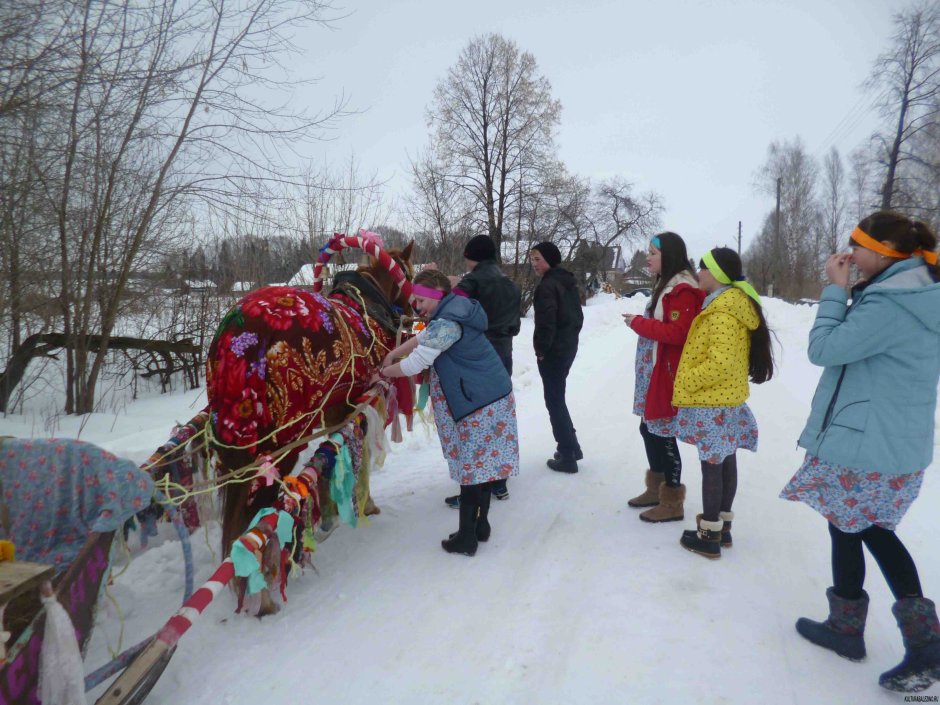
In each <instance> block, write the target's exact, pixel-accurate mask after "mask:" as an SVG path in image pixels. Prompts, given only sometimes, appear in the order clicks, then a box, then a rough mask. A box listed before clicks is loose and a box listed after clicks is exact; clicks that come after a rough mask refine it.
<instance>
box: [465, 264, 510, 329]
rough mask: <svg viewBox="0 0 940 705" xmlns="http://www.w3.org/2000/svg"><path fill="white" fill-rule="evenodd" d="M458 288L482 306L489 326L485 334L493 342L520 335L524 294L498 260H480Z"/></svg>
mask: <svg viewBox="0 0 940 705" xmlns="http://www.w3.org/2000/svg"><path fill="white" fill-rule="evenodd" d="M455 289H458V290H460V291H462V292H463V293H465V294H466V295H467V296H469V297H470V298H471V299H476V300H477V301H479V302H480V305H481V306H483V310H484V311H485V312H486V317H487V319H488V320H489V326H488V327H487V329H486V337H487V338H488V339H489V340H490V341H500V340H506V339H509V340H510V342H511V339H512V338H513V336H516V335H518V334H519V327H520V321H519V319H520V317H521V311H522V303H521V302H522V294H521V292H520V291H519V287H518V286H516V283H515V282H514V281H513V280H512V279H510V278H509V277H507V276H506V275H505V274H504V273H503V271H502V270H501V269H500V268H499V265H498V264H497V263H496V260H491V259H490V260H484V261H482V262H479V263H477V266H476V267H474V268H473V271H471V272H469V273H467V274H466V275H465V276H464V277H463V279H461V280H460V283H458V284H457V286H456V287H455Z"/></svg>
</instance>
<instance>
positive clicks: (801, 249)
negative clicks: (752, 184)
mask: <svg viewBox="0 0 940 705" xmlns="http://www.w3.org/2000/svg"><path fill="white" fill-rule="evenodd" d="M817 178H818V167H817V166H816V163H815V160H813V158H812V157H811V156H810V155H809V154H807V152H806V149H805V147H804V146H803V143H802V141H801V140H800V139H799V138H797V139H795V140H794V141H793V142H783V143H779V142H774V143H772V144H771V145H770V147H769V148H768V150H767V161H766V163H765V164H764V166H763V167H762V168H761V169H760V171H759V172H758V178H757V186H758V188H759V189H760V190H762V191H763V192H764V193H767V194H768V195H772V196H775V195H776V192H777V187H778V183H779V188H780V219H779V229H778V227H777V223H776V215H775V214H773V215H774V218H773V221H772V229H771V233H772V236H771V237H770V239H769V242H768V241H767V240H765V239H764V238H760V239H759V241H760V242H761V243H762V245H763V246H765V247H766V246H769V247H770V248H771V254H770V261H771V265H772V270H771V281H772V283H773V284H774V293H775V295H777V296H783V297H788V298H797V297H799V296H802V295H803V293H804V292H805V291H806V290H807V289H810V288H813V289H814V288H815V287H816V284H817V282H818V278H819V272H818V269H817V267H816V252H818V241H819V238H820V233H821V231H822V221H821V217H820V211H819V205H818V202H817V196H816V184H817ZM765 227H766V226H765Z"/></svg>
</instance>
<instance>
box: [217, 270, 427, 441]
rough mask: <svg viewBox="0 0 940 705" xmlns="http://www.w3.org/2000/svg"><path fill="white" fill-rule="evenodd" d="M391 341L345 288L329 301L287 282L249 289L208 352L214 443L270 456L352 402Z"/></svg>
mask: <svg viewBox="0 0 940 705" xmlns="http://www.w3.org/2000/svg"><path fill="white" fill-rule="evenodd" d="M357 299H358V300H357ZM394 346H395V340H394V338H393V336H392V334H390V333H389V332H387V331H386V330H385V329H384V328H383V327H382V326H381V325H379V323H378V321H377V320H376V319H375V318H374V317H372V316H370V315H369V314H368V312H367V309H366V307H365V306H364V305H363V302H362V299H361V298H359V297H357V296H356V293H355V291H354V290H353V291H352V292H351V293H349V292H348V291H347V293H334V294H331V296H330V298H327V297H325V296H323V295H322V294H319V293H313V292H310V291H307V290H305V289H300V288H296V287H289V286H275V287H267V288H264V289H259V290H258V291H255V292H252V293H251V294H249V295H247V296H246V297H245V298H243V299H242V300H241V301H239V302H238V304H236V306H235V308H233V309H232V310H231V311H230V312H229V313H228V314H227V315H226V317H225V318H224V319H223V320H222V322H221V324H220V326H219V330H218V332H217V333H216V337H215V339H214V340H213V342H212V345H211V346H210V349H209V358H208V359H209V361H208V366H207V371H206V379H207V387H208V395H209V403H210V406H211V408H212V416H211V418H210V424H211V426H212V432H213V435H214V444H215V446H216V447H217V448H219V449H222V450H226V449H227V450H229V451H243V452H245V453H247V454H249V455H251V456H256V455H259V454H265V453H271V454H273V453H276V452H277V451H278V450H279V449H281V448H283V447H284V446H285V445H287V444H289V443H291V442H293V441H295V440H297V439H299V438H302V437H304V436H306V435H309V434H310V433H312V432H313V431H315V430H316V429H319V428H322V427H324V426H326V425H328V424H329V423H330V421H331V417H330V415H329V412H330V411H331V410H333V411H335V407H337V406H340V407H343V408H351V407H353V406H354V405H355V403H356V401H357V398H358V397H359V396H360V395H361V394H362V393H363V392H365V391H366V389H367V388H368V387H369V384H370V378H371V375H372V372H373V371H374V370H375V369H376V367H377V366H378V364H379V362H381V360H382V358H383V357H384V356H385V354H386V353H387V352H388V351H389V350H390V349H392V348H393V347H394ZM406 408H407V409H408V410H409V411H410V406H408V407H406ZM333 422H335V418H334V419H333Z"/></svg>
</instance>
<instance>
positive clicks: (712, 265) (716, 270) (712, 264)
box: [702, 250, 761, 306]
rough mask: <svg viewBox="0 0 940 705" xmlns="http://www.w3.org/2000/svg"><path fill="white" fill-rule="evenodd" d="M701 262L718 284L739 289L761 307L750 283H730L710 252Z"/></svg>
mask: <svg viewBox="0 0 940 705" xmlns="http://www.w3.org/2000/svg"><path fill="white" fill-rule="evenodd" d="M702 262H704V263H705V267H706V268H707V269H708V271H709V272H711V273H712V276H713V277H715V279H716V280H718V282H719V283H721V284H728V285H730V286H733V287H734V288H736V289H740V290H741V291H743V292H744V293H745V294H747V295H748V296H750V297H751V298H752V299H754V301H756V302H757V305H758V306H760V305H761V302H760V296H759V295H758V293H757V290H756V289H754V287H753V286H751V284H750V282H748V281H745V280H743V279H742V280H741V281H731V277H729V276H728V275H727V274H725V273H724V270H722V268H721V267H719V266H718V263H717V262H716V261H715V256H714V255H713V254H712V253H711V250H709V251H708V252H706V253H705V256H704V257H702Z"/></svg>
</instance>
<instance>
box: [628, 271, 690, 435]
mask: <svg viewBox="0 0 940 705" xmlns="http://www.w3.org/2000/svg"><path fill="white" fill-rule="evenodd" d="M687 278H688V280H690V281H692V282H694V279H693V278H692V275H691V274H688V275H687ZM678 281H679V282H680V283H678V284H675V285H673V286H669V287H667V288H666V289H664V291H663V295H662V320H659V318H658V317H655V316H654V317H652V318H643V317H641V316H637V317H636V318H634V319H633V322H632V323H631V324H630V327H631V328H632V329H633V330H634V331H635V332H636V333H637V334H638V335H641V336H643V337H644V338H649V339H650V340H653V341H655V342H656V363H655V365H654V366H653V373H652V375H651V376H650V384H649V390H648V391H647V392H646V406H645V407H644V412H643V418H645V419H650V420H652V419H666V418H672V417H673V416H675V415H676V412H677V411H678V409H677V408H676V407H675V406H673V405H672V391H673V383H674V382H675V379H676V370H677V369H678V368H679V359H680V358H681V357H682V346H683V345H684V344H685V339H686V336H688V334H689V328H690V327H691V326H692V321H693V320H695V317H696V316H697V315H698V313H699V311H701V310H702V302H703V301H704V300H705V292H704V291H702V290H701V289H699V288H698V286H693V285H692V284H690V283H688V282H686V281H685V280H683V279H678Z"/></svg>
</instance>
